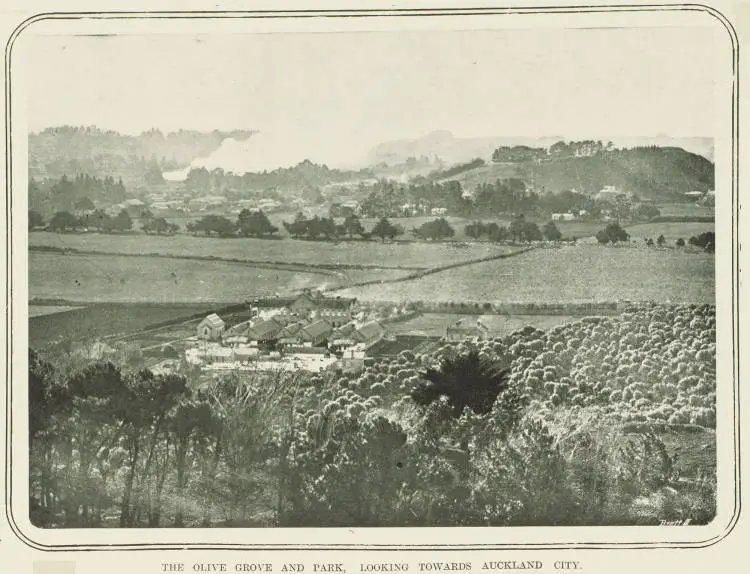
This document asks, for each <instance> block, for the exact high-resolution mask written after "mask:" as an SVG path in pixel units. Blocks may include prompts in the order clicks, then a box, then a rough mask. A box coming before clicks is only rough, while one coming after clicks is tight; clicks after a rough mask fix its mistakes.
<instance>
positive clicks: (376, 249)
mask: <svg viewBox="0 0 750 574" xmlns="http://www.w3.org/2000/svg"><path fill="white" fill-rule="evenodd" d="M29 245H30V246H31V247H43V248H44V247H46V248H57V249H75V250H79V251H97V252H103V253H117V254H129V255H148V254H160V255H173V256H199V257H217V258H224V259H242V260H246V261H258V262H276V263H285V264H289V263H301V264H308V265H325V266H331V267H335V266H355V267H357V266H359V267H372V268H385V269H387V268H405V269H409V268H412V269H413V268H421V269H426V268H430V267H435V266H438V265H445V264H449V263H456V262H459V261H466V260H469V259H480V258H483V257H489V256H492V255H499V254H502V253H508V252H510V251H513V250H514V248H513V247H509V246H506V245H498V244H493V243H462V244H453V243H439V242H438V243H427V242H399V241H396V242H393V243H382V242H380V241H340V242H331V241H304V240H295V239H291V238H284V239H277V240H273V239H255V238H231V239H219V238H215V237H213V238H212V237H193V236H191V235H184V234H178V235H172V236H153V235H144V234H141V233H132V234H124V235H105V234H99V233H70V234H60V233H47V232H42V231H40V232H32V233H29Z"/></svg>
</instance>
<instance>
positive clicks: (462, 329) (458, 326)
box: [445, 318, 489, 341]
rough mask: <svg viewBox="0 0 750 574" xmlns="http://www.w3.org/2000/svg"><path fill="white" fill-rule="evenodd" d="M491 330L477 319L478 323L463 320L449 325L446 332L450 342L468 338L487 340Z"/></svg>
mask: <svg viewBox="0 0 750 574" xmlns="http://www.w3.org/2000/svg"><path fill="white" fill-rule="evenodd" d="M488 333H489V329H488V328H487V326H486V325H485V324H484V323H482V321H481V320H479V319H477V320H476V322H474V321H471V320H469V319H467V318H462V319H459V320H458V321H456V322H455V323H453V324H452V325H448V327H447V328H446V330H445V338H446V339H447V340H448V341H463V340H464V339H467V338H475V339H486V338H487V334H488Z"/></svg>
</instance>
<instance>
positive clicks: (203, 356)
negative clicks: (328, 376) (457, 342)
mask: <svg viewBox="0 0 750 574" xmlns="http://www.w3.org/2000/svg"><path fill="white" fill-rule="evenodd" d="M354 302H355V300H354V299H347V298H341V297H337V298H330V297H324V296H323V295H322V294H320V293H313V292H306V293H303V294H302V295H300V296H299V297H296V298H293V299H289V300H279V305H280V306H278V307H266V308H263V309H260V308H257V307H251V310H250V317H249V318H248V319H246V320H244V321H241V322H238V323H236V324H234V325H227V324H226V322H225V321H224V320H223V319H222V318H221V317H219V316H218V315H216V314H211V315H208V316H207V317H205V318H204V319H203V320H202V321H201V322H200V323H199V324H198V327H197V332H196V337H195V340H194V345H193V346H192V347H189V348H187V349H186V351H185V358H186V360H187V362H188V363H191V364H194V365H200V366H202V367H205V368H240V369H242V368H247V369H249V370H300V369H301V370H308V371H319V370H322V369H324V368H326V367H328V366H330V365H332V364H334V363H336V362H339V361H340V362H341V364H342V367H344V368H347V369H349V368H351V369H356V368H359V367H361V365H362V364H363V363H364V357H365V352H366V350H367V349H368V348H369V347H371V346H372V345H374V344H375V343H377V342H378V341H379V340H380V339H381V338H382V337H383V335H384V333H385V329H384V328H383V326H382V325H381V324H380V323H378V322H377V321H366V320H365V321H363V320H362V314H361V313H359V314H358V313H356V312H355V309H354Z"/></svg>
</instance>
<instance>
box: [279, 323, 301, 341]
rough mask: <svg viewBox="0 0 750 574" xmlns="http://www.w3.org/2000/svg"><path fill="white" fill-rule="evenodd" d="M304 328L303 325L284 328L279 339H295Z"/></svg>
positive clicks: (291, 325) (294, 324)
mask: <svg viewBox="0 0 750 574" xmlns="http://www.w3.org/2000/svg"><path fill="white" fill-rule="evenodd" d="M303 326H304V324H303V323H299V322H297V323H290V324H289V325H287V326H286V327H284V328H283V329H282V330H281V333H279V337H281V338H285V337H294V336H295V335H296V334H297V333H299V332H300V331H301V330H302V327H303Z"/></svg>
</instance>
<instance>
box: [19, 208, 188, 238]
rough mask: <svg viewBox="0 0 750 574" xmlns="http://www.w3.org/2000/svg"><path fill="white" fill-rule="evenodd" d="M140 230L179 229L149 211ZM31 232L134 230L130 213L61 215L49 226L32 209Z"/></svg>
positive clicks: (98, 211)
mask: <svg viewBox="0 0 750 574" xmlns="http://www.w3.org/2000/svg"><path fill="white" fill-rule="evenodd" d="M138 215H139V217H140V219H141V222H142V225H141V229H142V230H143V231H144V232H145V233H147V234H156V235H173V234H175V233H177V232H178V231H179V229H180V226H179V225H177V224H176V223H171V222H169V221H167V220H166V218H164V217H155V216H154V215H153V214H152V213H151V212H150V211H149V210H142V211H141V212H140V213H139V214H138ZM28 223H29V231H33V230H35V229H45V230H47V231H54V232H66V231H96V232H99V233H125V232H127V231H130V230H132V229H133V218H132V217H131V216H130V213H129V212H128V210H127V209H121V210H120V212H119V213H117V215H110V214H109V213H107V212H106V211H104V210H103V209H95V210H93V211H90V212H87V213H83V214H82V215H75V214H73V213H70V212H69V211H58V212H56V213H55V214H54V215H53V216H52V217H51V218H50V220H49V222H46V221H45V220H44V217H42V215H41V214H40V213H39V212H38V211H35V210H33V209H31V210H29V215H28Z"/></svg>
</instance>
